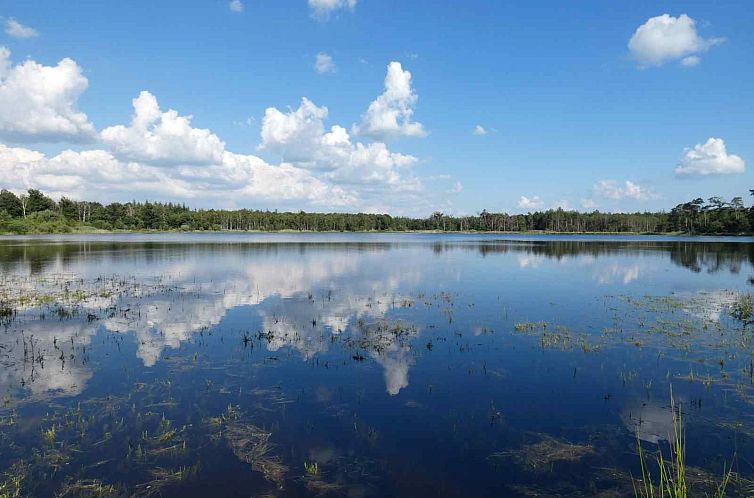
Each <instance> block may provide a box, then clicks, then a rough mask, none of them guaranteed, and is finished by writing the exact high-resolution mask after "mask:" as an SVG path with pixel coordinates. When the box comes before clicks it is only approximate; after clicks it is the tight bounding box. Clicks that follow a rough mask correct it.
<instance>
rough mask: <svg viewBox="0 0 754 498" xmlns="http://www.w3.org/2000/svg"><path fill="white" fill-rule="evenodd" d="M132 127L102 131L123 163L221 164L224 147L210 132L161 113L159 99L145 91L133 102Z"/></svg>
mask: <svg viewBox="0 0 754 498" xmlns="http://www.w3.org/2000/svg"><path fill="white" fill-rule="evenodd" d="M132 103H133V107H134V114H133V118H132V120H131V126H130V127H126V126H123V125H117V126H111V127H109V128H105V129H104V130H102V133H101V137H102V141H103V142H104V143H105V144H106V145H108V147H110V148H111V149H112V151H113V153H114V154H115V155H116V156H117V157H119V158H121V159H124V160H128V161H138V162H144V163H147V164H156V165H176V164H213V163H219V162H221V161H222V157H223V152H224V150H225V143H224V142H222V141H221V140H220V139H219V138H218V137H217V135H215V134H214V133H212V132H211V131H210V130H206V129H198V128H192V127H191V116H179V115H178V113H177V112H176V111H174V110H172V109H171V110H168V111H166V112H162V111H161V110H160V106H159V104H158V103H157V99H156V98H155V97H154V95H152V94H151V93H149V92H146V91H143V92H141V93H140V94H139V96H138V97H137V98H135V99H133V100H132Z"/></svg>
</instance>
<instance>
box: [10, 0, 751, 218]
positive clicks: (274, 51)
mask: <svg viewBox="0 0 754 498" xmlns="http://www.w3.org/2000/svg"><path fill="white" fill-rule="evenodd" d="M752 22H754V10H752V9H751V4H750V2H749V1H748V0H736V1H732V0H731V1H726V0H721V1H717V2H709V1H697V0H687V1H643V0H632V1H630V2H628V1H624V2H616V1H611V0H580V1H573V2H563V1H562V0H530V1H521V0H519V1H493V0H488V1H481V0H467V1H465V2H457V1H449V0H412V1H405V0H403V1H400V0H233V1H229V0H181V1H174V0H160V1H159V2H155V1H151V2H148V1H142V0H136V1H133V2H117V3H116V2H102V1H93V0H91V1H83V0H82V1H77V0H71V1H66V2H60V1H53V0H25V1H20V0H19V1H9V0H0V28H1V31H0V186H1V187H3V188H8V189H10V190H13V191H16V192H22V191H24V190H26V189H28V188H39V189H41V190H43V191H44V192H46V193H48V194H50V195H52V196H53V197H56V198H59V197H61V196H67V197H70V198H74V199H81V200H96V201H100V202H103V203H107V202H113V201H129V200H160V201H167V200H171V201H177V202H185V203H186V204H188V205H190V206H192V207H201V208H206V207H217V208H255V209H271V210H273V209H279V210H299V209H304V210H307V211H348V212H357V211H364V212H387V213H390V214H394V215H412V216H427V215H429V214H430V213H432V212H433V211H437V210H439V211H443V212H445V213H446V214H456V215H458V214H474V213H478V212H480V211H481V210H482V209H487V210H488V211H494V212H498V211H507V212H510V213H517V212H528V211H534V210H541V209H548V208H553V207H564V208H568V209H577V210H582V211H584V210H586V211H591V210H594V209H599V210H602V211H644V210H663V209H664V210H669V209H670V208H672V207H673V206H675V205H676V204H678V203H680V202H685V201H688V200H691V199H693V198H696V197H703V198H707V197H711V196H722V197H724V198H726V199H730V198H732V197H736V196H741V197H744V198H745V199H746V201H747V203H749V201H748V197H749V196H748V189H749V188H754V181H752V176H751V172H750V171H749V169H750V168H751V167H752V164H753V163H752V162H751V161H754V133H753V132H754V117H753V116H754V57H752V54H754V31H752V30H751V29H750V28H751V25H752Z"/></svg>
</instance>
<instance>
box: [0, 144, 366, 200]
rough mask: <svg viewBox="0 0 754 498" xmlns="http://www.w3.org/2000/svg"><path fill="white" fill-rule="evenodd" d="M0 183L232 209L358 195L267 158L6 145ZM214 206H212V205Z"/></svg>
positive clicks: (98, 196) (87, 196)
mask: <svg viewBox="0 0 754 498" xmlns="http://www.w3.org/2000/svg"><path fill="white" fill-rule="evenodd" d="M0 162H2V164H3V168H2V169H0V183H2V184H3V185H4V186H7V188H10V189H11V190H15V191H22V190H26V189H28V188H39V189H41V190H43V191H45V192H46V193H48V194H50V195H52V196H55V197H61V196H64V195H65V196H69V197H73V198H78V199H87V200H99V201H102V202H112V201H115V200H119V201H129V200H133V199H134V197H136V198H149V199H155V200H160V199H162V200H200V201H202V202H204V203H205V204H206V203H207V202H208V201H209V202H210V203H211V204H220V205H226V206H232V205H235V204H238V203H244V202H249V201H251V202H253V203H259V202H260V201H261V200H265V201H267V200H270V201H274V202H275V203H276V205H277V203H286V202H287V201H295V202H297V203H303V204H306V205H310V206H325V207H339V206H348V205H350V204H352V203H353V202H355V200H356V198H355V197H354V196H353V194H350V193H347V192H346V191H345V190H343V189H342V188H341V187H338V186H335V185H331V184H329V183H327V182H325V181H323V180H320V179H318V178H316V177H314V176H312V174H311V173H310V172H309V171H306V170H303V169H301V168H296V167H295V166H292V165H285V164H284V165H280V166H272V165H270V164H268V163H266V162H265V161H263V160H262V159H260V158H258V157H256V156H251V155H242V154H233V153H230V152H225V153H223V157H222V159H221V162H220V163H218V164H213V165H211V166H207V167H191V166H181V167H173V168H165V167H156V166H150V165H147V164H141V163H138V162H125V161H121V160H119V159H118V158H116V157H115V156H113V155H112V154H111V153H110V152H108V151H104V150H88V151H82V152H77V151H72V150H65V151H63V152H61V153H60V154H57V155H55V156H53V157H47V156H46V155H45V154H42V153H40V152H37V151H33V150H29V149H25V148H18V147H16V148H14V147H8V146H6V145H2V144H0ZM211 204H210V205H211Z"/></svg>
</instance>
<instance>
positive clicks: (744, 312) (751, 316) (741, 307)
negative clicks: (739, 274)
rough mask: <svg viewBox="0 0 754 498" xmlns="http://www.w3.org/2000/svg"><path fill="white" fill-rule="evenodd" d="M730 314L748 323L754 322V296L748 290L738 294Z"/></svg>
mask: <svg viewBox="0 0 754 498" xmlns="http://www.w3.org/2000/svg"><path fill="white" fill-rule="evenodd" d="M730 315H731V316H732V317H733V318H735V319H736V320H738V321H740V322H743V324H744V325H748V324H750V323H752V322H754V298H752V296H751V294H750V293H748V292H746V293H743V294H739V295H738V296H736V300H735V301H734V302H733V304H732V305H731V310H730Z"/></svg>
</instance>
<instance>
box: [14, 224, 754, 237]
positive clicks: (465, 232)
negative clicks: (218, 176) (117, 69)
mask: <svg viewBox="0 0 754 498" xmlns="http://www.w3.org/2000/svg"><path fill="white" fill-rule="evenodd" d="M380 233H384V234H449V235H452V234H459V235H484V234H491V235H573V236H578V235H609V236H626V237H637V236H647V237H651V236H655V237H741V238H743V237H753V236H754V234H747V233H701V234H699V233H690V232H558V231H548V230H527V231H501V230H484V231H482V230H453V231H449V230H292V229H288V230H103V229H98V228H94V227H91V229H88V228H83V227H82V228H81V229H77V228H73V229H72V230H71V231H59V232H28V233H19V232H0V237H12V236H44V235H129V234H152V235H155V234H380Z"/></svg>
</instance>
